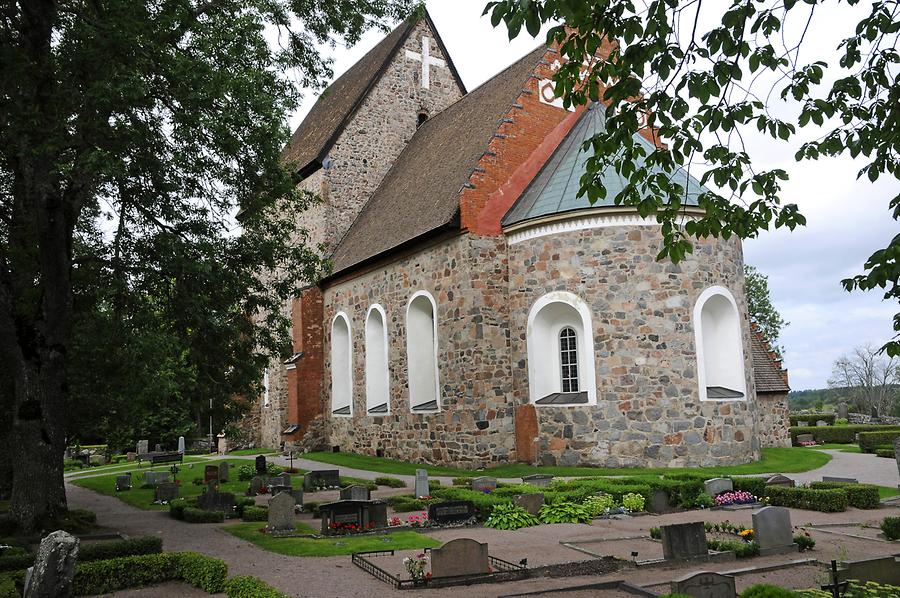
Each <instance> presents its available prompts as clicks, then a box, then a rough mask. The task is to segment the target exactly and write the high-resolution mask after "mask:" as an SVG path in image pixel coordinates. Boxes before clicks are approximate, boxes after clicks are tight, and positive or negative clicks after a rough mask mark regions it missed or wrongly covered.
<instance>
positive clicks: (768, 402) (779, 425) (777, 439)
mask: <svg viewBox="0 0 900 598" xmlns="http://www.w3.org/2000/svg"><path fill="white" fill-rule="evenodd" d="M756 399H757V403H758V404H759V446H760V447H772V446H775V447H785V446H791V431H790V419H789V416H790V408H789V407H788V396H787V394H761V395H758V396H757V398H756Z"/></svg>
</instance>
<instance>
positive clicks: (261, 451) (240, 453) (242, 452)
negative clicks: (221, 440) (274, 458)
mask: <svg viewBox="0 0 900 598" xmlns="http://www.w3.org/2000/svg"><path fill="white" fill-rule="evenodd" d="M228 454H229V455H234V456H236V457H246V456H248V455H253V456H254V457H255V456H256V455H276V454H279V451H276V450H275V449H270V448H255V449H238V450H236V451H228Z"/></svg>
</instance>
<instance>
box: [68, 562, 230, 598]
mask: <svg viewBox="0 0 900 598" xmlns="http://www.w3.org/2000/svg"><path fill="white" fill-rule="evenodd" d="M227 576H228V566H227V565H226V564H225V563H224V562H223V561H220V560H219V559H214V558H212V557H208V556H205V555H202V554H197V553H194V552H170V553H160V554H144V555H138V556H125V557H119V558H114V559H107V560H104V561H92V562H88V563H78V564H77V565H76V566H75V580H74V586H75V594H76V595H78V596H89V595H94V594H107V593H111V592H117V591H119V590H124V589H128V588H136V587H141V586H147V585H153V584H158V583H163V582H166V581H171V580H178V579H180V580H183V581H185V582H187V583H189V584H191V585H192V586H194V587H197V588H200V589H202V590H205V591H207V592H209V593H211V594H212V593H217V592H221V591H222V588H223V586H224V583H225V579H226V578H227Z"/></svg>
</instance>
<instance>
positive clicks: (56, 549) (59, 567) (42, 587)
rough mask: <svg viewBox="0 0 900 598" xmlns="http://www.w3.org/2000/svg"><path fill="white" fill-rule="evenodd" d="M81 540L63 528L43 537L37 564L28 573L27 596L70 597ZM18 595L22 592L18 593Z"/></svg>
mask: <svg viewBox="0 0 900 598" xmlns="http://www.w3.org/2000/svg"><path fill="white" fill-rule="evenodd" d="M78 544H79V540H78V538H76V537H75V536H73V535H71V534H69V533H67V532H64V531H62V530H59V531H55V532H52V533H50V534H47V536H45V537H44V539H43V540H41V546H40V548H38V553H37V558H36V559H35V561H34V566H33V567H30V568H29V569H28V572H27V574H26V577H25V593H24V594H23V595H24V596H25V598H70V597H71V596H73V595H74V591H73V590H74V588H73V586H72V580H73V579H74V577H75V562H76V561H77V560H78ZM16 595H17V596H18V594H16Z"/></svg>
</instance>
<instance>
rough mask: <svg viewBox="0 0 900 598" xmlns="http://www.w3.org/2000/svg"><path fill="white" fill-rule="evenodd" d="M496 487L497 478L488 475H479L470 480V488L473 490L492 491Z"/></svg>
mask: <svg viewBox="0 0 900 598" xmlns="http://www.w3.org/2000/svg"><path fill="white" fill-rule="evenodd" d="M496 489H497V479H496V478H491V477H488V476H480V477H477V478H474V479H473V480H472V490H474V491H475V492H493V491H494V490H496Z"/></svg>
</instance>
